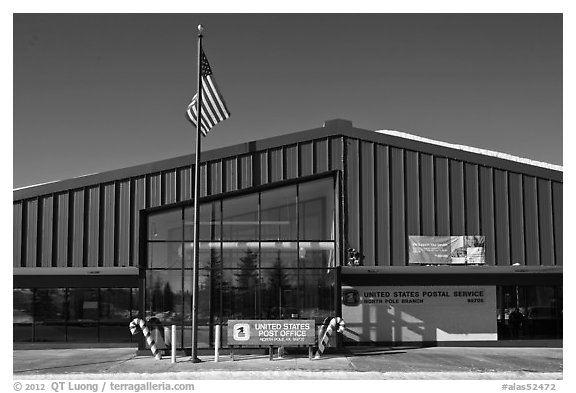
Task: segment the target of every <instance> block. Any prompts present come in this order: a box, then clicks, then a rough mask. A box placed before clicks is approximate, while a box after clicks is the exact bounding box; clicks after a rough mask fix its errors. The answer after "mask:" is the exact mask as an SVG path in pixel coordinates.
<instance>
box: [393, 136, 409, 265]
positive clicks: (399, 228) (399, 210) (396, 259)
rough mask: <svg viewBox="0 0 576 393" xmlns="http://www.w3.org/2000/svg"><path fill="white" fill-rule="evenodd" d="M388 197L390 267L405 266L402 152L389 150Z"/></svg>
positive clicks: (405, 241) (405, 237)
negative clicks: (389, 197) (389, 205)
mask: <svg viewBox="0 0 576 393" xmlns="http://www.w3.org/2000/svg"><path fill="white" fill-rule="evenodd" d="M389 151H390V195H391V199H392V200H391V207H392V212H391V217H390V218H391V220H390V221H391V222H390V230H391V232H392V236H391V239H392V241H391V244H390V245H391V247H392V250H391V251H392V252H391V265H392V266H404V265H406V243H407V242H408V238H407V236H406V223H405V215H404V212H405V210H404V209H405V199H406V198H405V193H404V150H402V149H397V148H394V147H391V148H390V150H389Z"/></svg>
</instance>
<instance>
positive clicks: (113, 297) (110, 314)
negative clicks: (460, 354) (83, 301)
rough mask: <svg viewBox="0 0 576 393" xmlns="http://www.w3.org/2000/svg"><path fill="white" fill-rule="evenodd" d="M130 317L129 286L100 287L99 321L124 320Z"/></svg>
mask: <svg viewBox="0 0 576 393" xmlns="http://www.w3.org/2000/svg"><path fill="white" fill-rule="evenodd" d="M129 319H130V288H101V289H100V321H102V322H125V321H127V320H129Z"/></svg>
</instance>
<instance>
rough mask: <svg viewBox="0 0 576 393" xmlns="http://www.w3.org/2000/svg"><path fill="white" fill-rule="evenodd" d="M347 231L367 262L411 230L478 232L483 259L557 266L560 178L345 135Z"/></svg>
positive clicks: (378, 262) (397, 259)
mask: <svg viewBox="0 0 576 393" xmlns="http://www.w3.org/2000/svg"><path fill="white" fill-rule="evenodd" d="M343 150H344V155H345V176H344V179H345V181H344V184H345V195H346V201H345V211H346V214H345V215H344V216H345V217H347V221H346V223H345V226H346V227H345V233H346V238H347V241H348V244H347V245H346V247H351V248H355V249H358V250H360V251H361V253H362V254H363V255H364V258H363V264H364V265H365V266H405V265H406V264H407V259H408V258H407V254H406V253H407V241H408V236H411V235H428V236H442V235H484V236H485V237H486V263H487V264H488V265H506V266H509V265H512V264H514V263H519V264H520V265H547V266H551V265H562V182H559V181H555V180H552V179H549V178H542V177H536V176H532V175H529V174H525V173H519V172H514V171H510V170H506V169H500V168H498V167H487V166H484V165H479V164H477V163H474V162H467V161H464V160H460V159H455V158H451V157H446V156H440V155H434V154H428V153H424V152H418V151H413V150H408V149H403V148H398V147H394V146H390V145H383V144H378V143H374V142H367V141H362V140H359V139H354V138H349V137H346V138H345V140H344V146H343Z"/></svg>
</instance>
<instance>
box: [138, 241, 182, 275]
mask: <svg viewBox="0 0 576 393" xmlns="http://www.w3.org/2000/svg"><path fill="white" fill-rule="evenodd" d="M182 244H184V250H185V251H184V252H186V253H188V252H191V249H192V245H191V244H190V243H180V242H169V243H156V242H149V243H148V268H152V269H159V268H170V269H180V268H182Z"/></svg>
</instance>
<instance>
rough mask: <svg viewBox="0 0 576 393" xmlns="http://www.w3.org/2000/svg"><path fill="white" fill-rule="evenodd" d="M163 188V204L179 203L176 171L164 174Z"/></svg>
mask: <svg viewBox="0 0 576 393" xmlns="http://www.w3.org/2000/svg"><path fill="white" fill-rule="evenodd" d="M162 186H163V188H162V195H163V199H164V202H163V204H168V203H174V202H177V201H178V195H177V190H176V188H177V187H176V170H173V171H167V172H164V173H163V174H162Z"/></svg>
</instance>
